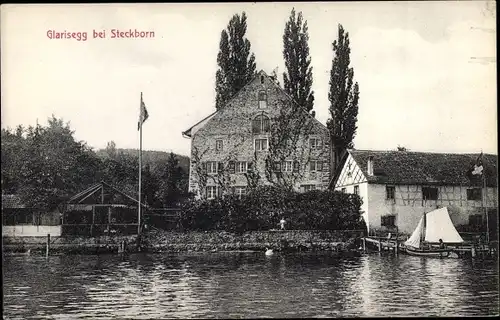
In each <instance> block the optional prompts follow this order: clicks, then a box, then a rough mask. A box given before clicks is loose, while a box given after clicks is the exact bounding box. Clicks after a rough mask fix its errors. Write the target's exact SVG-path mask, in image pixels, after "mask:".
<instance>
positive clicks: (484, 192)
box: [481, 152, 490, 244]
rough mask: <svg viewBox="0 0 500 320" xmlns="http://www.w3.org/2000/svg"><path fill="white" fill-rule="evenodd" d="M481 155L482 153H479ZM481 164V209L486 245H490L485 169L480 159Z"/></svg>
mask: <svg viewBox="0 0 500 320" xmlns="http://www.w3.org/2000/svg"><path fill="white" fill-rule="evenodd" d="M481 154H482V152H481ZM481 162H482V164H483V192H482V193H483V197H482V200H483V201H482V202H483V208H484V213H485V215H486V243H488V244H489V243H490V226H489V221H488V220H489V218H488V208H487V206H486V200H487V198H486V192H487V189H486V167H485V166H484V162H483V161H482V159H481Z"/></svg>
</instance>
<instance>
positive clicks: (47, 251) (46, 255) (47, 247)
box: [45, 233, 50, 258]
mask: <svg viewBox="0 0 500 320" xmlns="http://www.w3.org/2000/svg"><path fill="white" fill-rule="evenodd" d="M49 251H50V233H48V234H47V246H46V250H45V257H47V258H48V257H49Z"/></svg>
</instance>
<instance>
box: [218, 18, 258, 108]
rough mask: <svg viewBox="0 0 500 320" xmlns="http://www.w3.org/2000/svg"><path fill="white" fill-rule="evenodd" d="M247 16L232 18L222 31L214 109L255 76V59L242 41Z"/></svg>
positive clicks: (244, 41)
mask: <svg viewBox="0 0 500 320" xmlns="http://www.w3.org/2000/svg"><path fill="white" fill-rule="evenodd" d="M246 31H247V16H246V14H245V12H243V13H242V15H241V16H240V15H239V14H235V15H234V16H233V17H232V18H231V20H230V21H229V24H228V26H227V28H226V29H225V30H222V33H221V39H220V44H219V54H218V55H217V65H218V70H217V73H216V75H215V92H216V98H215V107H216V108H217V110H218V109H220V108H221V107H222V106H224V104H225V103H226V102H227V101H228V100H229V99H230V98H231V97H232V96H233V95H234V94H235V93H236V92H237V91H238V90H240V89H241V88H242V87H243V86H244V85H245V84H247V83H248V82H249V81H250V80H251V79H252V77H253V76H254V75H255V69H256V64H255V55H254V54H253V53H250V47H251V44H250V41H249V40H248V39H247V38H246V37H245V33H246Z"/></svg>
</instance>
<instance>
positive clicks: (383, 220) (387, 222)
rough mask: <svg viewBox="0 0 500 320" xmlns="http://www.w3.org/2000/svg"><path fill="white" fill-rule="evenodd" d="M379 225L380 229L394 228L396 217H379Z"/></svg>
mask: <svg viewBox="0 0 500 320" xmlns="http://www.w3.org/2000/svg"><path fill="white" fill-rule="evenodd" d="M380 225H381V226H382V227H395V226H396V216H395V215H388V216H382V217H380Z"/></svg>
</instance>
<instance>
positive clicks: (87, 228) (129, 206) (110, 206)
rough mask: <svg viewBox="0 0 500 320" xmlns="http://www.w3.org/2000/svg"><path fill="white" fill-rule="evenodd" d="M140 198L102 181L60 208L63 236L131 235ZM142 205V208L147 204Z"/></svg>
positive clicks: (134, 226)
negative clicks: (135, 197)
mask: <svg viewBox="0 0 500 320" xmlns="http://www.w3.org/2000/svg"><path fill="white" fill-rule="evenodd" d="M138 205H139V201H138V200H137V199H134V198H133V197H131V196H129V195H127V194H126V193H124V192H123V191H120V190H118V189H117V188H115V187H113V186H112V185H110V184H108V183H106V182H104V181H101V182H100V183H96V184H94V185H92V186H90V187H89V188H87V189H85V190H84V191H82V192H80V193H78V194H76V195H75V196H73V197H72V198H71V199H69V200H68V201H67V202H66V203H65V204H64V208H63V217H62V235H74V236H102V235H109V236H112V235H134V234H137V231H138ZM141 205H142V208H143V209H142V210H141V211H145V209H146V208H147V206H146V205H145V204H141Z"/></svg>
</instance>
